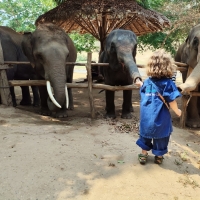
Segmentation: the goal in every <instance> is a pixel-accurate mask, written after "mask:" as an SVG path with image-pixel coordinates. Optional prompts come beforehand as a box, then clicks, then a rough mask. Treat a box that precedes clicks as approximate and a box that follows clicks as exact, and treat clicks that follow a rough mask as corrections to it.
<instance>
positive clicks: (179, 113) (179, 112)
mask: <svg viewBox="0 0 200 200" xmlns="http://www.w3.org/2000/svg"><path fill="white" fill-rule="evenodd" d="M175 113H176V114H177V115H178V116H179V117H180V116H181V114H182V111H181V110H180V109H177V110H176V112H175Z"/></svg>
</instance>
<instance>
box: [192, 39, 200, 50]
mask: <svg viewBox="0 0 200 200" xmlns="http://www.w3.org/2000/svg"><path fill="white" fill-rule="evenodd" d="M192 45H193V47H194V49H195V50H198V45H199V39H198V38H197V37H195V38H194V40H193V42H192Z"/></svg>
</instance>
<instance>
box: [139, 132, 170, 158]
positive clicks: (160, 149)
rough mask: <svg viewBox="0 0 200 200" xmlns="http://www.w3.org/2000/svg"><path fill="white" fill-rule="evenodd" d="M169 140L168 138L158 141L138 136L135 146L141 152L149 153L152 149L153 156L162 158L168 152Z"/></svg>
mask: <svg viewBox="0 0 200 200" xmlns="http://www.w3.org/2000/svg"><path fill="white" fill-rule="evenodd" d="M169 138H170V136H169V137H165V138H159V139H151V138H144V137H142V136H140V138H139V139H138V140H137V141H136V144H137V145H138V146H139V147H141V148H142V149H143V150H146V151H150V150H151V149H152V153H153V154H154V155H156V156H162V155H164V154H166V153H167V152H168V143H169ZM152 140H153V144H152Z"/></svg>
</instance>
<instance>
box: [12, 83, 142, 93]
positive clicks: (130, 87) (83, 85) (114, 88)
mask: <svg viewBox="0 0 200 200" xmlns="http://www.w3.org/2000/svg"><path fill="white" fill-rule="evenodd" d="M9 85H10V86H31V85H35V86H40V85H46V81H45V80H13V81H9ZM67 87H68V88H87V87H88V84H86V83H67ZM92 88H94V89H105V90H112V91H119V90H138V89H139V87H137V86H136V85H126V86H111V85H105V84H95V83H93V84H92Z"/></svg>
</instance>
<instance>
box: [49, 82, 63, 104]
mask: <svg viewBox="0 0 200 200" xmlns="http://www.w3.org/2000/svg"><path fill="white" fill-rule="evenodd" d="M46 84H47V92H48V95H49V98H50V99H51V101H52V102H53V103H54V104H55V105H56V106H57V107H58V108H61V106H60V104H59V103H58V102H57V101H56V100H55V98H54V96H53V93H52V90H51V83H50V81H47V82H46Z"/></svg>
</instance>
